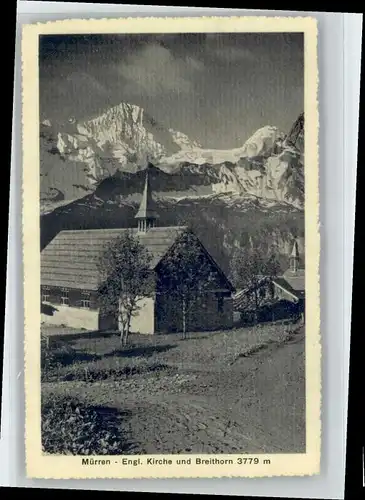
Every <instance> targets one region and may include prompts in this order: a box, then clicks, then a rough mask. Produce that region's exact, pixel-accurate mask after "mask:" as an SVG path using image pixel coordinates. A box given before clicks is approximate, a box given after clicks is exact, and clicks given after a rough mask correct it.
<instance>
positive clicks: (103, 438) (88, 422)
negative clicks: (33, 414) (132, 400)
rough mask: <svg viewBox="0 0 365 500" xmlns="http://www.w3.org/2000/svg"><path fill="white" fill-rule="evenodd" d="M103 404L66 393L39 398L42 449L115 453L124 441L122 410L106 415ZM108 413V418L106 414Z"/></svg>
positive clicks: (90, 453) (98, 453)
mask: <svg viewBox="0 0 365 500" xmlns="http://www.w3.org/2000/svg"><path fill="white" fill-rule="evenodd" d="M101 410H102V408H97V407H96V408H93V407H88V406H85V405H84V404H83V403H81V402H80V401H78V400H77V399H75V398H72V397H69V396H56V395H54V394H51V395H49V396H48V397H47V398H45V400H43V401H42V450H43V452H46V453H52V454H53V453H54V454H61V455H118V454H122V453H125V451H126V449H127V448H128V445H127V442H126V441H125V440H123V439H122V437H121V431H120V427H119V426H120V423H121V414H120V413H118V412H113V413H112V414H111V416H110V415H107V417H106V416H105V414H102V412H101ZM108 417H109V418H108Z"/></svg>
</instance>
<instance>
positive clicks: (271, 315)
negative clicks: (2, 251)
mask: <svg viewBox="0 0 365 500" xmlns="http://www.w3.org/2000/svg"><path fill="white" fill-rule="evenodd" d="M38 51H39V52H38V78H39V95H38V101H39V122H38V125H39V131H38V144H37V148H38V152H39V180H38V189H39V192H38V196H39V204H38V205H37V206H38V207H39V211H40V213H39V227H40V230H39V240H40V241H39V249H40V260H39V265H40V270H39V289H38V290H39V291H38V296H37V300H38V302H39V310H40V348H39V349H40V361H39V363H40V380H39V384H40V417H41V448H42V454H43V455H44V456H48V455H54V456H56V455H58V456H59V455H61V456H64V455H74V456H81V457H84V459H83V462H82V463H83V464H84V465H87V464H90V463H92V460H91V462H90V458H87V457H88V456H89V457H90V456H98V458H100V457H101V458H103V456H108V457H110V456H111V457H113V456H121V455H123V456H124V455H125V456H126V457H127V458H128V457H130V458H133V456H138V457H140V459H141V460H142V461H143V460H144V458H143V457H145V456H154V457H155V458H154V459H153V460H159V456H160V458H161V459H163V457H164V456H165V455H178V456H179V455H181V456H184V459H183V460H182V462H181V463H184V460H187V461H188V462H187V463H189V460H190V461H191V458H189V457H193V458H194V456H196V455H199V456H201V455H205V456H206V457H205V460H207V462H206V463H209V460H210V463H211V464H219V463H220V457H222V463H223V462H224V460H223V457H224V459H226V458H227V455H231V454H235V455H237V456H246V455H247V454H253V456H255V457H260V455H262V456H264V455H265V456H268V457H269V458H267V459H265V460H262V462H263V463H264V464H266V466H268V467H269V465H270V461H271V460H272V458H271V457H272V455H273V454H274V455H275V454H293V455H296V454H305V453H306V451H307V446H308V443H307V437H306V436H307V425H308V424H307V418H306V414H307V397H306V337H307V334H308V332H307V327H306V325H307V316H308V309H307V306H306V301H307V289H306V266H307V265H308V258H310V257H308V253H307V251H306V248H307V246H306V241H307V239H306V227H307V226H306V223H305V220H306V209H307V207H306V199H307V198H306V189H305V187H306V175H307V171H308V169H311V168H312V165H308V164H306V162H305V160H306V154H305V137H307V136H306V132H307V116H306V113H305V110H306V109H307V107H306V106H305V92H304V90H305V35H304V32H301V31H293V32H291V31H288V32H284V31H283V32H270V31H267V32H257V30H256V31H254V32H237V31H236V32H235V31H234V30H233V31H232V32H222V33H215V32H194V33H179V32H176V33H168V32H165V33H164V32H161V33H148V32H147V33H127V34H118V33H110V34H109V33H101V34H99V33H97V32H95V33H90V34H85V33H84V32H83V33H81V34H73V33H66V34H59V33H57V34H48V33H47V34H40V35H39V45H38ZM306 144H307V143H306ZM306 151H307V149H306ZM316 168H317V165H316V164H315V163H314V164H313V169H314V171H315V169H316ZM35 217H36V215H35ZM34 237H36V235H34ZM34 293H35V294H36V290H35V292H34ZM33 300H34V301H35V299H33ZM28 404H29V403H28ZM178 456H177V463H179V457H178ZM156 457H157V458H156ZM209 457H215V458H209ZM194 460H195V458H194ZM255 460H258V461H259V460H260V458H257V459H255ZM80 463H81V462H80ZM156 463H157V462H156ZM194 463H199V462H194ZM225 463H229V462H225ZM232 463H233V462H232ZM242 463H243V462H242ZM255 463H256V462H255ZM257 463H259V462H257ZM136 474H137V472H136Z"/></svg>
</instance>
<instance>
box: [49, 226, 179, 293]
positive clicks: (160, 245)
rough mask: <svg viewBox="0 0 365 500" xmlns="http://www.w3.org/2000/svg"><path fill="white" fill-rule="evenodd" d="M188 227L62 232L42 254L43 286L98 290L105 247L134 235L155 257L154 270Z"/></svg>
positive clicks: (152, 267) (152, 262) (153, 260)
mask: <svg viewBox="0 0 365 500" xmlns="http://www.w3.org/2000/svg"><path fill="white" fill-rule="evenodd" d="M185 230H186V227H185V226H175V227H155V228H151V229H149V230H148V231H147V232H146V233H141V232H138V230H137V229H89V230H76V231H61V232H60V233H58V235H57V236H56V237H55V238H54V239H53V240H52V241H51V242H50V243H49V244H48V245H47V246H46V247H45V248H44V249H43V251H42V252H41V284H42V285H43V286H57V287H65V288H77V289H84V290H96V289H97V288H98V284H99V272H98V269H97V263H98V260H99V258H100V256H101V254H102V252H103V249H104V245H105V244H106V243H107V242H108V241H111V240H112V239H113V238H117V237H118V236H121V235H122V234H123V233H124V232H125V231H131V232H132V233H133V234H134V235H135V236H137V237H138V238H139V239H140V241H141V243H142V244H143V245H144V246H145V247H146V248H147V250H148V251H149V253H150V254H151V255H152V261H151V269H154V268H155V267H156V266H157V264H158V263H159V262H160V260H161V259H162V257H163V256H164V255H165V254H166V252H167V251H168V250H169V249H170V248H171V246H172V245H173V243H174V242H175V241H176V239H177V237H178V236H180V235H181V234H182V233H183V232H184V231H185Z"/></svg>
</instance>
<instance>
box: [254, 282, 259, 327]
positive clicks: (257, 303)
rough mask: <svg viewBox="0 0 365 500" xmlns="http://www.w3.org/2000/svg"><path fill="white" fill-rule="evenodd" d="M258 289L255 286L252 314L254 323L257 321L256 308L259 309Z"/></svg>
mask: <svg viewBox="0 0 365 500" xmlns="http://www.w3.org/2000/svg"><path fill="white" fill-rule="evenodd" d="M257 294H258V291H257V286H256V288H255V315H254V321H255V325H257V323H258V309H259V299H258V296H257Z"/></svg>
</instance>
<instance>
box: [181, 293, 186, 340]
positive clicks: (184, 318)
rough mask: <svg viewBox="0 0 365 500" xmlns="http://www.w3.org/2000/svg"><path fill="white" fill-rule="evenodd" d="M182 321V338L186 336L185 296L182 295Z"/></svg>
mask: <svg viewBox="0 0 365 500" xmlns="http://www.w3.org/2000/svg"><path fill="white" fill-rule="evenodd" d="M182 322H183V332H182V338H183V339H185V338H186V298H185V297H183V299H182Z"/></svg>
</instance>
